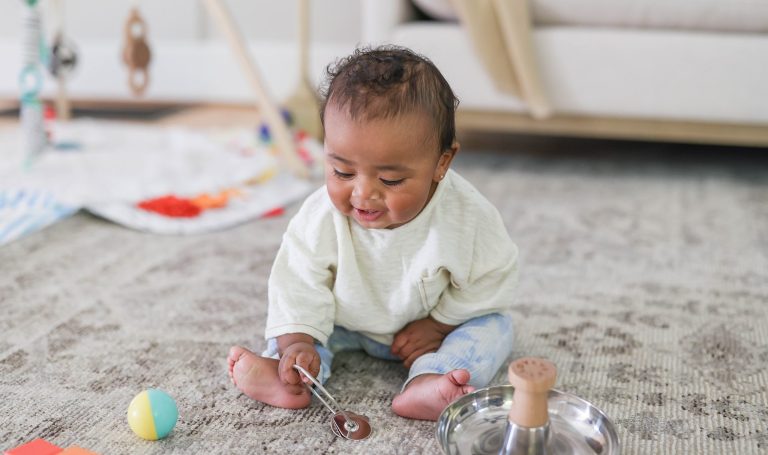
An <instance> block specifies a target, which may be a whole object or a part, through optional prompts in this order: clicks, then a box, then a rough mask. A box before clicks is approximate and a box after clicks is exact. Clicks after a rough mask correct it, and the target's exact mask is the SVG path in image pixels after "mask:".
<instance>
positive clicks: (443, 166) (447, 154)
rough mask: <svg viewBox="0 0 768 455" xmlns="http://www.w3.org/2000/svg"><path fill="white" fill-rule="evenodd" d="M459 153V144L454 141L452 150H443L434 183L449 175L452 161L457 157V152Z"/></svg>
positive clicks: (438, 161)
mask: <svg viewBox="0 0 768 455" xmlns="http://www.w3.org/2000/svg"><path fill="white" fill-rule="evenodd" d="M458 151H459V143H458V142H456V141H454V142H453V144H451V148H448V149H445V150H443V152H442V153H441V154H440V158H439V159H438V160H437V168H436V169H435V176H434V181H436V182H439V181H440V180H442V179H443V178H444V177H445V174H446V173H448V168H449V167H451V161H453V157H455V156H456V152H458Z"/></svg>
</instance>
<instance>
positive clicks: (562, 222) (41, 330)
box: [0, 150, 768, 454]
mask: <svg viewBox="0 0 768 455" xmlns="http://www.w3.org/2000/svg"><path fill="white" fill-rule="evenodd" d="M646 152H647V151H643V150H641V151H639V152H637V153H636V155H635V156H633V157H629V158H627V157H614V156H603V155H600V156H590V157H585V158H574V157H562V156H540V155H536V154H507V155H496V154H490V153H467V154H464V155H463V156H461V157H460V159H459V160H458V164H457V169H458V171H459V172H460V173H462V175H464V176H465V177H466V178H468V179H469V180H470V181H471V182H473V183H474V184H476V185H477V187H478V188H479V189H480V191H481V192H483V193H484V194H485V195H487V197H488V198H489V199H491V201H493V202H494V204H496V205H497V207H499V209H500V211H501V213H502V215H503V217H504V219H505V222H506V223H507V227H508V229H509V231H510V233H511V235H512V237H513V238H514V239H515V241H516V242H517V244H518V245H519V247H520V250H521V261H522V269H521V270H522V274H521V282H520V292H519V296H518V301H517V302H516V304H515V314H516V339H517V342H516V343H517V344H516V346H515V351H514V354H513V358H515V357H521V356H525V355H536V356H543V357H546V358H549V359H551V360H552V361H554V362H555V363H556V364H557V366H558V370H559V378H558V385H557V387H558V388H559V389H561V390H565V391H568V392H572V393H575V394H577V395H579V396H581V397H583V398H585V399H587V400H589V401H591V402H593V403H594V404H596V405H597V406H599V407H600V408H602V409H603V410H604V411H605V412H606V413H607V414H608V416H610V418H611V419H612V420H613V422H614V423H615V425H616V428H617V430H618V434H619V437H620V441H621V444H622V451H623V453H625V454H648V453H709V454H720V453H739V454H759V453H766V452H768V392H766V390H768V317H767V316H768V315H767V314H766V313H768V309H767V308H768V166H766V164H768V161H766V160H763V159H752V160H738V159H735V160H723V159H721V158H710V159H703V160H702V159H700V158H698V157H696V156H689V157H685V158H682V159H676V160H673V161H672V162H670V161H669V160H666V159H665V158H666V156H665V155H655V154H653V153H646ZM755 160H757V161H756V162H757V165H756V163H755ZM293 211H295V207H294V208H293V209H292V210H290V211H289V215H290V213H293ZM287 222H288V217H287V216H286V217H282V218H275V219H267V220H261V221H257V222H252V223H248V224H246V225H242V226H240V227H237V228H234V229H230V230H227V231H224V232H218V233H213V234H204V235H197V236H188V237H172V236H158V235H150V234H144V233H140V232H134V231H131V230H128V229H124V228H121V227H119V226H116V225H113V224H110V223H108V222H106V221H103V220H100V219H98V218H95V217H92V216H89V215H85V214H80V215H77V216H74V217H73V218H70V219H68V220H65V221H63V222H61V223H59V224H56V225H54V226H52V227H50V228H48V229H46V230H44V231H41V232H38V233H35V234H33V235H31V236H29V237H27V238H24V239H21V240H19V241H16V242H14V243H12V244H9V245H7V246H5V247H3V248H2V249H0V334H1V335H0V396H2V400H0V421H2V422H3V425H2V426H0V449H8V448H11V447H14V446H16V445H18V444H21V443H23V442H25V441H29V440H31V439H34V438H36V437H42V438H45V439H47V440H49V441H51V442H53V443H56V444H58V445H61V446H69V445H79V446H81V447H85V448H88V449H90V450H93V451H96V452H99V453H104V454H113V453H115V454H121V453H126V454H127V453H146V454H191V453H227V454H254V453H279V452H282V453H318V454H332V453H345V454H346V453H360V454H368V453H381V454H411V453H414V454H415V453H439V452H440V449H439V446H438V444H437V442H436V440H435V436H434V430H435V426H434V424H433V423H430V422H420V421H410V420H405V419H402V418H399V417H397V416H396V415H394V414H393V413H392V412H391V410H390V403H391V399H392V397H393V395H394V394H395V393H396V392H397V391H398V389H399V387H400V385H401V383H402V381H403V380H404V379H405V377H406V370H405V369H404V368H403V367H401V366H400V365H398V364H396V363H391V362H385V361H381V360H376V359H372V358H369V357H367V356H365V355H363V354H360V353H348V354H342V355H339V356H338V357H337V359H336V363H335V364H334V377H333V378H332V379H331V380H330V381H329V383H328V390H329V391H330V392H331V393H332V394H334V396H336V398H337V399H338V400H339V401H340V403H341V404H342V405H343V406H346V407H348V408H350V409H353V410H356V411H358V412H361V413H364V414H366V415H368V416H369V417H370V419H371V422H372V424H373V427H374V435H373V437H372V438H370V439H369V440H366V441H363V442H348V441H342V440H339V439H336V438H335V437H334V436H333V435H332V433H331V431H330V428H329V419H328V415H327V412H326V410H325V408H323V407H322V405H321V404H319V403H317V402H315V403H313V404H312V406H311V407H310V408H308V409H306V410H301V411H288V410H282V409H274V408H270V407H267V406H264V405H261V404H259V403H256V402H253V401H250V400H248V399H247V398H245V397H244V396H242V395H241V394H239V393H238V392H237V390H236V389H235V388H233V386H232V385H231V384H230V383H229V380H228V378H227V375H226V361H225V356H226V353H227V350H228V348H229V346H230V345H232V344H233V343H239V344H245V345H247V346H249V347H251V348H252V349H254V350H259V349H261V348H263V347H264V341H263V340H262V333H263V329H264V321H265V311H266V303H265V301H266V281H267V276H268V273H269V270H270V266H271V262H272V259H273V257H274V254H275V252H276V250H277V248H278V246H279V242H280V238H281V235H282V232H283V230H284V228H285V226H286V224H287ZM494 383H496V384H500V383H504V372H503V371H502V372H500V373H499V374H498V375H497V377H496V379H495V380H494ZM149 387H158V388H161V389H164V390H166V391H167V392H169V393H170V394H171V395H172V396H173V397H174V398H175V399H176V400H177V402H178V405H179V408H180V420H179V423H178V425H177V427H176V429H175V430H174V431H173V433H172V434H171V436H170V437H169V438H167V439H165V440H163V441H158V442H145V441H141V440H139V439H138V438H136V437H135V436H134V435H133V434H132V433H131V431H130V429H129V428H128V425H127V424H126V420H125V413H126V409H127V406H128V403H129V402H130V400H131V399H132V398H133V396H134V395H135V394H136V393H138V392H139V391H141V390H143V389H145V388H149Z"/></svg>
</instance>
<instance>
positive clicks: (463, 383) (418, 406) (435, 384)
mask: <svg viewBox="0 0 768 455" xmlns="http://www.w3.org/2000/svg"><path fill="white" fill-rule="evenodd" d="M474 390H475V388H474V387H472V386H471V385H469V371H467V370H453V371H450V372H448V373H445V374H442V375H441V374H424V375H421V376H417V377H416V378H414V379H413V380H412V381H411V383H410V384H408V386H407V387H406V388H405V390H403V392H402V393H400V394H399V395H397V396H396V397H395V399H394V400H393V401H392V410H393V411H395V414H397V415H400V416H403V417H408V418H411V419H420V420H437V418H438V417H439V416H440V413H441V412H443V409H445V407H446V406H448V405H449V404H450V403H451V402H452V401H453V400H455V399H456V398H459V397H460V396H462V395H466V394H468V393H470V392H472V391H474Z"/></svg>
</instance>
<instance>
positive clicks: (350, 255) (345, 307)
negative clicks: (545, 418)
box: [228, 46, 517, 420]
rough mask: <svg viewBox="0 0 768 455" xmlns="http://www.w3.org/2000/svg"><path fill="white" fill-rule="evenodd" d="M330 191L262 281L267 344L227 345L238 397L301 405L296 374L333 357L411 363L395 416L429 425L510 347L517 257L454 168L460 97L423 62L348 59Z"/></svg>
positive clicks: (333, 93)
mask: <svg viewBox="0 0 768 455" xmlns="http://www.w3.org/2000/svg"><path fill="white" fill-rule="evenodd" d="M328 76H329V77H328V86H327V89H326V91H325V96H324V101H323V105H322V108H321V118H322V120H323V128H324V132H325V158H326V160H325V183H326V185H325V187H323V188H321V189H319V190H317V191H316V192H315V193H314V194H312V195H311V196H309V197H308V198H307V199H306V201H305V202H304V204H303V205H302V207H301V209H300V210H299V212H298V213H297V214H296V216H295V217H294V218H293V219H292V220H291V222H290V224H289V225H288V229H287V231H286V233H285V235H284V236H283V243H282V245H281V247H280V250H279V252H278V253H277V257H276V259H275V262H274V265H273V267H272V272H271V275H270V278H269V292H268V294H269V308H268V316H267V326H266V334H265V335H266V338H267V340H268V342H267V349H266V351H264V352H263V353H262V355H261V356H259V355H257V354H255V353H253V352H251V351H249V350H247V349H245V348H243V347H241V346H235V347H232V348H231V349H230V352H229V357H228V362H229V375H230V378H231V379H232V381H233V382H234V384H235V385H236V386H237V388H238V389H240V390H241V391H242V392H243V393H244V394H245V395H247V396H248V397H250V398H252V399H254V400H258V401H261V402H264V403H267V404H270V405H272V406H279V407H283V408H303V407H306V406H308V405H309V403H310V400H311V396H312V395H311V393H310V391H309V390H308V389H307V388H306V386H305V385H304V384H305V383H307V382H308V379H306V378H304V377H302V376H301V375H300V374H299V373H298V372H297V371H296V370H295V369H294V368H293V365H294V364H298V365H300V366H301V367H303V368H304V369H306V370H307V371H309V372H310V373H311V374H312V375H314V376H316V377H317V378H318V379H319V380H320V381H321V382H325V381H326V380H327V379H328V378H329V376H330V374H331V365H332V360H333V356H334V354H335V353H337V352H340V351H344V350H355V349H356V350H364V351H365V352H367V353H368V354H369V355H371V356H374V357H378V358H382V359H389V360H396V361H400V362H402V363H403V365H404V366H405V367H406V368H409V373H408V378H407V380H406V381H405V383H404V385H403V387H402V390H401V391H400V393H399V394H397V396H395V397H394V400H393V402H392V409H393V411H394V412H395V413H397V414H399V415H401V416H403V417H409V418H414V419H424V420H436V419H437V417H438V416H439V414H440V412H441V411H442V410H443V409H444V408H445V406H447V405H448V404H449V403H450V402H452V401H453V400H455V399H456V398H458V397H460V396H462V395H464V394H466V393H469V392H471V391H473V390H475V388H476V387H483V386H485V385H487V384H488V382H490V380H491V379H492V378H493V376H494V374H495V373H496V372H497V370H498V369H499V368H500V367H501V365H502V364H503V363H504V361H505V360H506V358H507V357H508V355H509V354H510V352H511V350H512V341H513V340H512V338H513V337H512V324H511V318H510V316H509V314H508V309H509V307H510V305H511V303H512V295H513V291H514V288H515V284H516V276H517V247H516V246H515V245H514V244H513V243H512V241H511V240H510V238H509V236H508V234H507V231H506V229H505V227H504V224H503V222H502V220H501V217H500V215H499V213H498V211H497V210H496V209H495V208H494V207H493V206H492V205H491V203H490V202H488V201H487V200H486V199H485V198H484V197H483V196H481V195H480V193H479V192H478V191H477V190H476V189H475V188H474V187H473V186H472V185H471V184H469V183H468V182H467V181H466V180H464V179H463V178H462V177H460V176H459V175H458V174H456V173H455V172H454V171H452V170H450V164H451V161H452V160H453V158H454V156H455V155H456V152H457V151H458V150H459V144H458V143H457V142H456V139H455V123H454V113H455V110H456V106H457V104H458V101H457V99H456V97H455V96H454V94H453V91H452V90H451V88H450V86H449V85H448V83H447V82H446V80H445V78H443V76H442V74H440V72H439V71H438V69H437V68H436V67H435V65H434V64H432V62H430V61H429V60H427V59H426V58H424V57H422V56H419V55H417V54H415V53H413V52H412V51H410V50H408V49H404V48H400V47H391V46H388V47H381V48H376V49H363V50H357V51H355V53H354V54H353V55H351V56H349V57H347V58H345V59H343V60H341V61H340V62H337V63H336V65H335V67H333V68H330V67H329V70H328Z"/></svg>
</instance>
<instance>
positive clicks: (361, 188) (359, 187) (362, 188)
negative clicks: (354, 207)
mask: <svg viewBox="0 0 768 455" xmlns="http://www.w3.org/2000/svg"><path fill="white" fill-rule="evenodd" d="M352 196H353V197H355V198H357V199H359V200H362V201H367V200H370V199H379V191H378V185H376V182H374V181H372V180H371V179H367V178H361V179H358V180H357V182H355V188H354V190H352Z"/></svg>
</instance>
